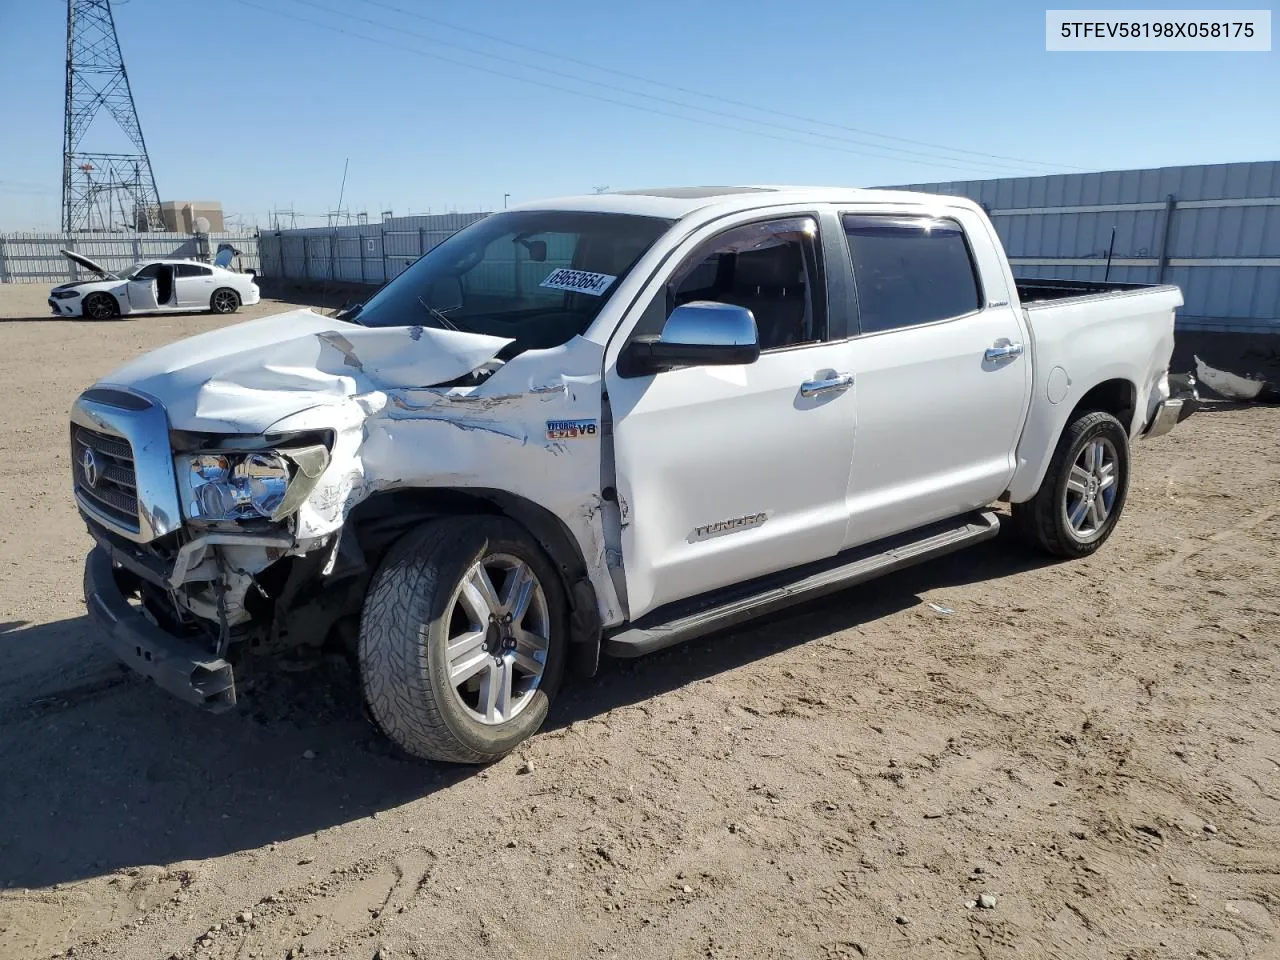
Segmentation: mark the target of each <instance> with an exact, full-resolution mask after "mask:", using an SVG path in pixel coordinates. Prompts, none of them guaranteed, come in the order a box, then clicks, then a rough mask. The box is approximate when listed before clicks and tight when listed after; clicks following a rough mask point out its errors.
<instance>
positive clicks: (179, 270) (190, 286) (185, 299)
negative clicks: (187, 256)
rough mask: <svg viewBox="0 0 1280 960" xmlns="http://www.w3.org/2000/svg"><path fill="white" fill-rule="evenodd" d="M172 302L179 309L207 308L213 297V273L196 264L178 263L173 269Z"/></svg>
mask: <svg viewBox="0 0 1280 960" xmlns="http://www.w3.org/2000/svg"><path fill="white" fill-rule="evenodd" d="M173 286H174V302H175V303H176V304H177V305H178V306H179V307H207V306H209V299H210V297H212V296H213V288H214V277H213V271H212V270H211V269H210V268H208V267H205V266H202V265H200V264H198V263H179V264H175V265H174V268H173Z"/></svg>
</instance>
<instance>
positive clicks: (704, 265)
mask: <svg viewBox="0 0 1280 960" xmlns="http://www.w3.org/2000/svg"><path fill="white" fill-rule="evenodd" d="M817 237H818V224H817V222H816V221H815V220H814V219H813V218H811V217H790V218H788V219H785V220H771V221H768V222H765V223H753V224H749V225H746V226H742V227H735V228H734V229H732V230H729V231H726V232H725V233H722V234H720V235H719V236H718V237H713V238H712V239H711V240H708V241H707V242H706V243H704V244H702V245H701V246H700V247H698V249H696V250H694V251H693V253H691V254H690V255H689V256H688V257H687V258H685V260H684V261H683V262H682V263H681V264H680V266H679V267H678V268H677V269H676V271H675V272H674V273H673V274H672V275H671V279H670V280H669V281H668V282H667V285H666V287H665V288H664V290H663V291H662V292H660V293H659V295H658V297H657V298H656V299H655V301H654V302H653V303H652V304H650V306H649V308H648V310H646V311H645V315H644V317H643V318H642V319H641V323H640V326H641V329H637V331H636V332H637V333H647V334H657V333H660V332H661V330H662V325H663V323H664V322H665V321H666V318H667V317H668V316H670V314H671V311H672V310H674V309H675V308H676V307H678V306H680V305H682V304H685V303H689V302H690V301H693V300H713V301H716V302H718V303H731V304H734V305H736V306H740V307H746V308H747V309H748V310H750V311H751V313H752V315H753V316H754V317H755V318H756V329H757V330H758V331H759V336H760V349H761V350H774V349H777V348H779V347H788V346H795V345H797V344H803V343H814V342H817V341H820V340H824V339H826V336H827V311H826V305H827V299H826V286H825V283H824V281H823V277H822V269H821V263H820V261H819V258H818V243H817Z"/></svg>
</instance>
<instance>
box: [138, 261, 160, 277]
mask: <svg viewBox="0 0 1280 960" xmlns="http://www.w3.org/2000/svg"><path fill="white" fill-rule="evenodd" d="M158 276H160V264H158V263H149V264H147V265H146V266H145V267H143V268H142V269H141V270H139V271H138V272H137V273H135V274H134V275H133V279H135V280H154V279H155V278H156V277H158Z"/></svg>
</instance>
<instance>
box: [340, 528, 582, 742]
mask: <svg viewBox="0 0 1280 960" xmlns="http://www.w3.org/2000/svg"><path fill="white" fill-rule="evenodd" d="M565 611H566V604H565V598H564V593H563V588H562V587H561V584H560V580H559V577H558V575H557V573H556V571H555V568H554V567H553V566H552V565H551V562H550V561H549V560H548V559H547V557H546V555H545V554H544V553H543V552H542V550H541V548H540V547H539V546H538V545H537V544H536V543H535V542H534V541H533V540H532V539H531V538H530V537H529V536H528V535H527V534H526V533H525V532H524V530H523V529H522V528H521V527H520V526H518V525H517V524H515V523H514V522H512V521H511V520H508V519H506V518H504V517H478V516H472V517H449V518H445V519H442V520H436V521H432V522H429V523H426V524H423V525H422V526H421V527H418V528H417V529H415V530H413V531H411V532H410V533H408V534H406V535H405V536H404V537H402V538H401V539H400V540H399V541H397V542H396V543H395V545H394V546H392V548H391V550H390V551H389V552H388V554H387V556H386V558H385V559H384V560H383V561H382V564H381V566H380V567H379V568H378V572H377V573H376V574H375V576H374V579H373V583H372V585H371V587H370V590H369V593H368V596H367V597H366V598H365V604H364V611H363V613H362V616H361V621H360V641H359V653H360V676H361V684H362V686H363V688H364V695H365V700H366V702H367V703H368V706H369V712H370V713H371V714H372V716H373V718H374V720H375V721H376V723H377V724H378V726H379V727H381V729H382V731H383V732H384V733H385V734H386V735H387V736H388V737H390V738H391V740H393V741H394V742H395V743H396V744H397V745H398V746H400V747H401V748H403V749H404V750H406V751H407V752H409V753H411V754H413V755H414V756H417V757H421V758H423V759H427V760H445V761H451V762H455V763H489V762H491V761H493V760H497V759H499V758H500V757H502V756H503V755H505V754H507V753H509V752H510V751H511V750H513V749H514V748H515V747H516V746H518V745H519V744H520V743H521V742H522V741H524V740H525V739H526V738H528V737H529V736H531V735H532V734H533V733H535V732H536V731H537V729H538V728H539V727H540V726H542V722H543V720H545V719H546V716H547V710H548V709H549V708H550V705H551V700H552V698H553V697H554V696H555V694H556V690H557V689H558V687H559V685H560V679H561V677H562V676H563V673H564V655H565V641H566V631H567V619H566V612H565Z"/></svg>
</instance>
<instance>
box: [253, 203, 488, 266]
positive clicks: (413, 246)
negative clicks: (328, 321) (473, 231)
mask: <svg viewBox="0 0 1280 960" xmlns="http://www.w3.org/2000/svg"><path fill="white" fill-rule="evenodd" d="M487 216H488V214H487V213H447V214H435V215H427V216H420V217H391V218H388V219H386V220H384V221H382V223H374V224H350V225H348V226H341V227H303V228H300V229H296V230H271V231H267V230H264V231H262V234H261V236H260V237H259V250H260V253H261V257H262V274H263V276H265V277H270V278H272V279H284V280H334V281H338V282H345V283H364V284H382V283H385V282H386V281H388V280H390V279H392V278H393V277H395V276H396V275H397V274H398V273H400V272H401V271H402V270H404V268H405V267H407V266H408V265H409V264H411V263H413V261H415V260H417V259H418V258H419V257H420V256H422V255H423V254H424V253H426V252H427V251H428V250H430V249H431V248H432V247H434V246H436V244H438V243H440V242H441V241H442V240H444V239H445V238H447V237H449V236H450V235H451V234H454V233H456V232H457V231H459V230H461V229H462V228H463V227H465V226H468V225H470V224H472V223H475V222H476V221H477V220H480V219H483V218H484V217H487Z"/></svg>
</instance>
